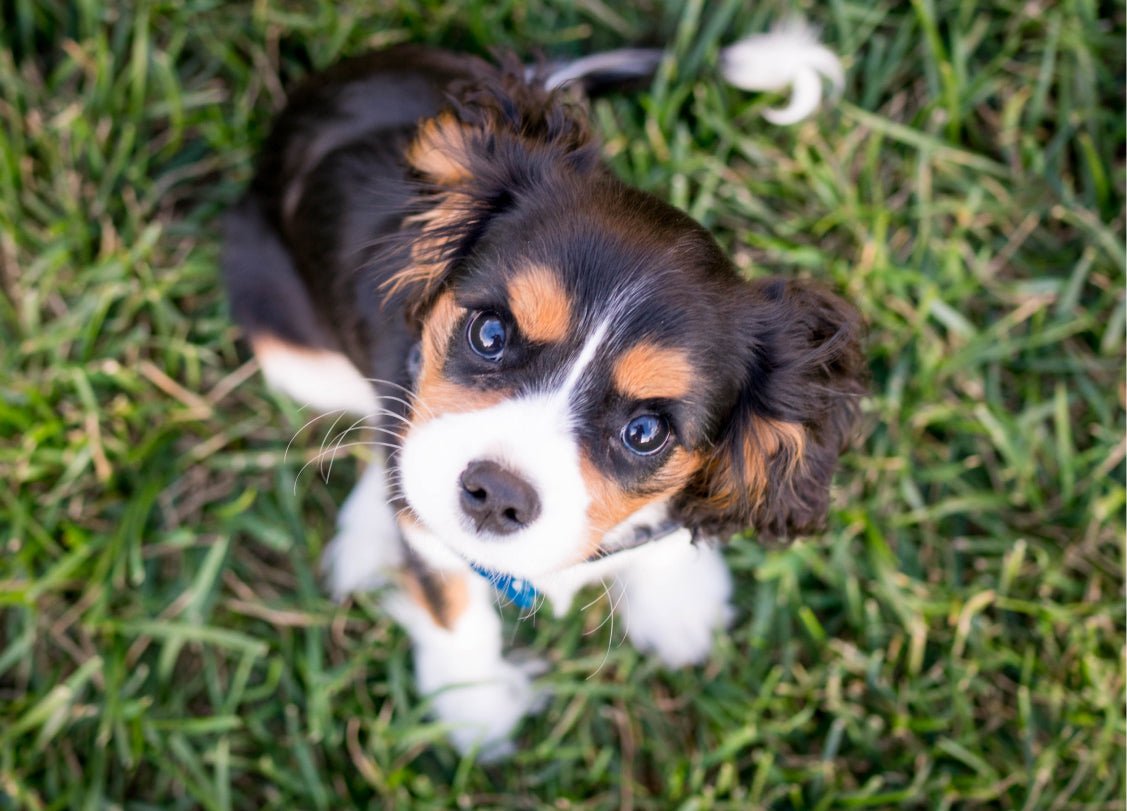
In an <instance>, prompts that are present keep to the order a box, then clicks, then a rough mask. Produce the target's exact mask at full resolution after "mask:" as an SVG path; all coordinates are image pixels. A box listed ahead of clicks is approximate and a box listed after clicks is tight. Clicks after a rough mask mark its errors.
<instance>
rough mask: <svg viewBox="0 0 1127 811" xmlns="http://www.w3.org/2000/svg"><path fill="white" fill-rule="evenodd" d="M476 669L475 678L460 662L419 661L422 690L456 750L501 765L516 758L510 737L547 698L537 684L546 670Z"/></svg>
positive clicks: (496, 665)
mask: <svg viewBox="0 0 1127 811" xmlns="http://www.w3.org/2000/svg"><path fill="white" fill-rule="evenodd" d="M473 664H476V667H472V668H471V669H472V670H473V671H475V672H474V673H473V674H472V675H470V674H468V673H467V672H466V671H465V670H462V669H461V668H458V667H457V666H456V663H452V662H447V663H443V664H441V665H439V666H437V667H436V666H435V664H434V663H425V662H422V661H417V662H416V669H417V671H418V673H417V675H418V679H419V689H420V691H422V692H424V693H426V694H428V695H430V696H431V708H432V711H433V714H434V717H435V720H437V721H438V722H439V723H441V724H443V725H444V726H446V727H447V728H448V729H447V735H448V736H449V738H450V742H451V743H452V744H453V745H454V748H455V749H457V750H458V751H459V752H460V753H462V754H466V753H467V752H470V751H471V750H473V749H475V748H476V749H477V757H478V760H480V761H482V762H492V761H497V760H501V759H503V758H506V757H508V756H509V755H510V754H512V751H513V744H512V741H511V740H510V738H511V736H512V734H513V732H514V731H515V730H516V727H517V725H518V724H519V723H520V721H521V719H522V718H524V716H526V715H529V714H532V713H535V712H538V711H539V710H540V709H541V708H542V706H543V704H544V701H545V699H546V698H547V696H546V694H545V693H544V691H542V690H540V689H537V688H536V686H535V685H534V684H533V681H532V678H533V677H534V676H535V675H536V674H538V673H540V672H543V665H542V663H540V662H539V660H530V661H526V662H521V663H519V664H516V663H513V662H510V661H508V660H505V659H502V658H498V659H496V660H495V661H494V662H492V663H485V662H477V663H473ZM451 665H455V666H454V667H451ZM428 669H429V671H430V672H426V671H427V670H428Z"/></svg>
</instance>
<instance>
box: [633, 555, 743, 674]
mask: <svg viewBox="0 0 1127 811" xmlns="http://www.w3.org/2000/svg"><path fill="white" fill-rule="evenodd" d="M616 591H617V594H616V595H615V598H616V602H617V606H618V608H617V610H618V611H619V612H620V613H622V614H623V615H624V618H625V621H626V633H627V635H628V636H629V637H630V641H631V642H632V643H633V644H634V646H635V647H636V648H638V649H639V650H642V651H649V652H653V653H655V654H657V656H658V658H660V659H661V661H662V662H663V663H664V664H665V665H666V666H667V667H671V668H679V667H686V666H688V665H693V664H697V663H699V662H703V661H704V660H705V659H707V658H708V654H709V652H710V651H711V650H712V638H713V634H714V633H715V632H716V631H718V630H722V629H724V628H725V627H727V625H728V623H729V622H731V619H732V608H731V606H730V605H729V604H728V600H729V598H730V597H731V594H732V580H731V576H730V575H729V574H728V567H727V565H725V563H724V559H723V558H722V557H721V555H720V552H719V551H717V550H716V549H713V548H711V547H708V546H704V545H698V546H689V545H683V546H675V547H666V548H662V549H655V550H654V554H653V555H652V556H650V557H648V558H642V559H640V560H639V561H638V562H637V563H635V564H632V565H631V566H630V568H629V569H628V570H627V571H625V572H623V573H622V574H621V576H620V577H619V579H618V585H617V586H616Z"/></svg>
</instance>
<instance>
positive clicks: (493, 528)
mask: <svg viewBox="0 0 1127 811" xmlns="http://www.w3.org/2000/svg"><path fill="white" fill-rule="evenodd" d="M461 483H462V511H463V512H465V514H466V515H468V516H469V517H470V520H471V521H473V522H474V526H475V527H477V531H478V532H492V533H494V534H496V535H508V534H510V533H512V532H516V531H517V530H518V529H523V528H524V527H526V526H528V525H529V524H531V523H532V522H533V521H535V520H536V517H537V516H538V515H540V497H539V496H537V495H536V491H535V490H534V489H533V488H532V485H531V484H529V483H528V482H526V481H525V480H524V479H522V478H521V477H520V476H517V475H516V474H514V473H510V472H509V471H507V470H505V468H503V467H501V466H500V465H499V464H497V463H496V462H489V461H482V460H478V461H475V462H470V463H469V464H468V465H467V466H466V469H465V470H463V471H462V479H461Z"/></svg>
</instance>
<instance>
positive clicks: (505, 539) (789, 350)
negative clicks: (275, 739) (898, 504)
mask: <svg viewBox="0 0 1127 811" xmlns="http://www.w3.org/2000/svg"><path fill="white" fill-rule="evenodd" d="M408 158H409V160H410V162H411V163H412V165H413V167H414V168H415V170H416V171H417V172H418V173H419V175H420V176H421V178H422V179H423V180H424V181H425V182H426V183H428V184H429V188H430V193H429V194H428V195H427V197H426V202H425V207H424V208H423V209H422V210H421V213H420V214H419V215H418V216H416V217H415V218H414V222H413V223H412V225H413V228H414V231H413V236H412V245H411V248H410V251H411V263H410V265H409V266H408V267H407V268H406V269H405V270H404V271H403V272H402V273H400V274H399V275H398V276H397V277H396V278H395V280H394V283H393V286H394V288H395V290H396V292H397V293H399V294H400V295H403V296H404V297H405V298H406V301H407V302H408V307H409V311H410V313H411V315H412V317H413V318H414V319H416V323H417V326H418V329H419V331H420V335H421V346H422V363H421V368H420V371H419V375H418V380H417V388H416V397H417V399H416V401H415V408H414V410H413V412H412V415H411V425H410V427H409V429H407V431H406V433H405V436H404V438H403V448H402V453H401V456H400V458H399V465H400V471H401V474H402V479H401V483H402V491H403V495H404V497H405V499H406V502H407V504H408V505H409V507H410V513H409V515H411V516H412V517H411V518H408V520H409V521H410V520H415V519H417V520H418V521H419V522H421V523H422V524H424V525H425V526H426V528H427V529H428V530H429V532H430V534H432V535H434V536H436V537H437V538H438V539H439V540H440V541H441V542H442V543H444V544H445V545H446V546H447V547H449V548H450V549H451V550H453V551H454V552H456V553H457V554H459V555H460V556H462V557H463V558H465V559H468V560H470V561H472V562H475V563H477V564H479V565H482V566H485V567H488V568H490V569H495V570H499V571H504V572H509V573H512V574H515V575H520V576H525V577H536V576H540V575H544V574H547V573H550V572H552V571H555V570H558V569H560V568H562V567H565V566H568V565H571V564H574V563H577V562H579V561H582V560H585V559H588V558H590V557H592V556H594V555H598V554H599V553H600V551H601V547H600V544H601V543H602V541H603V537H604V535H605V533H606V532H607V531H608V530H610V529H611V528H612V527H615V526H616V525H619V524H620V523H622V522H623V521H624V520H626V519H628V518H629V517H630V516H631V515H632V514H634V513H636V512H638V511H639V510H641V509H642V508H644V507H647V506H650V505H653V504H663V505H664V506H665V508H666V509H667V511H668V514H669V515H670V516H671V517H673V518H674V519H675V520H677V521H679V522H681V523H683V524H684V525H686V526H688V527H690V528H691V529H693V530H694V531H698V532H703V533H705V534H707V535H710V536H713V537H721V536H727V535H729V534H731V533H733V532H735V531H738V530H741V529H744V528H747V527H752V528H754V529H756V530H757V531H758V532H759V533H761V534H763V535H767V536H772V537H785V536H789V535H793V534H800V533H805V532H809V531H812V530H815V529H817V528H818V526H819V525H820V524H821V522H822V521H823V519H824V517H825V513H826V509H827V503H828V498H829V495H828V492H829V485H830V478H831V475H832V473H833V469H834V466H835V464H836V461H837V457H838V455H839V453H840V452H841V450H842V449H843V447H844V446H845V444H846V442H847V440H848V438H849V434H850V432H851V429H852V427H853V424H854V419H855V414H856V403H857V398H858V396H859V394H860V393H861V392H862V390H863V385H862V370H863V362H862V359H861V353H860V348H859V337H860V325H859V320H858V318H857V316H856V314H855V312H854V310H853V309H852V308H851V307H849V306H848V305H846V304H845V303H844V302H842V301H841V300H839V299H837V298H836V297H834V296H832V295H831V294H829V293H827V292H824V291H823V290H821V289H820V288H818V287H816V286H813V285H808V284H804V283H798V282H786V281H781V280H774V279H769V280H761V281H756V282H750V283H749V282H747V281H745V280H742V279H741V278H739V276H738V275H737V274H736V272H735V271H734V269H733V267H732V265H731V263H730V262H729V261H728V259H727V258H726V257H725V256H724V254H723V253H722V252H721V251H720V249H719V248H718V246H717V245H716V243H715V241H714V240H713V239H712V237H711V236H710V235H709V234H708V233H707V232H706V231H705V230H704V229H703V228H702V227H700V226H699V225H698V224H696V223H695V222H693V221H692V220H691V219H690V218H689V217H687V216H685V215H684V214H682V213H681V212H679V211H678V210H676V209H674V208H672V207H670V206H669V205H667V204H665V203H663V202H661V201H659V200H657V199H656V198H654V197H653V196H651V195H648V194H645V193H643V192H640V191H638V190H636V189H632V188H629V187H627V186H626V185H624V184H623V183H621V182H620V181H618V180H617V179H615V178H614V177H613V176H611V175H610V174H609V173H608V172H607V170H606V169H605V168H604V167H603V166H602V165H601V164H600V162H599V160H598V154H597V147H596V146H595V145H594V143H593V141H592V139H591V137H590V136H589V135H588V129H587V127H586V123H585V119H584V118H583V116H582V114H581V113H579V112H578V111H576V110H575V109H572V108H570V107H568V106H567V105H566V104H565V103H563V102H562V101H561V100H560V99H558V98H557V97H555V96H552V95H549V94H546V93H545V92H543V91H541V90H539V89H537V88H535V87H530V86H528V85H527V84H525V83H524V82H522V81H521V80H520V79H519V78H517V77H516V76H515V75H513V73H512V72H510V73H508V74H505V75H503V76H501V77H500V78H498V79H497V80H496V81H495V82H493V83H486V84H484V85H479V86H478V87H476V88H475V89H474V90H472V91H465V92H463V94H462V96H461V98H460V100H459V102H458V103H457V104H455V106H454V107H453V108H452V109H451V110H450V111H447V112H445V113H443V114H442V115H440V116H438V117H437V118H435V119H432V120H430V121H428V122H426V123H424V124H423V125H422V127H421V128H420V130H419V134H418V137H417V139H416V141H415V142H414V144H413V145H412V147H411V148H410V150H409V152H408Z"/></svg>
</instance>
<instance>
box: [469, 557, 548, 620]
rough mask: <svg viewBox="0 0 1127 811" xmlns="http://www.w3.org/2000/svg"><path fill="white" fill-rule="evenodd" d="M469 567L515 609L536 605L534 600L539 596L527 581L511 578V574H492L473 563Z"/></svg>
mask: <svg viewBox="0 0 1127 811" xmlns="http://www.w3.org/2000/svg"><path fill="white" fill-rule="evenodd" d="M470 566H471V567H473V570H474V571H475V572H477V573H478V574H479V575H481V576H482V577H484V578H485V579H486V580H488V581H489V582H490V583H491V584H492V585H493V588H495V589H496V590H497V591H498V593H500V594H501V595H502V596H503V597H504V598H505V599H507V600H508V601H509V602H511V603H512V604H513V605H515V606H516V607H517V608H523V609H529V608H532V606H533V605H534V604H535V603H536V598H537V596H539V593H538V592H537V591H536V588H535V586H533V585H532V584H531V583H529V582H528V581H527V580H524V579H523V578H520V577H513V576H512V575H511V574H501V573H500V572H492V571H490V570H489V569H484V568H482V567H481V566H478V565H477V564H474V563H471V564H470Z"/></svg>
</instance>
